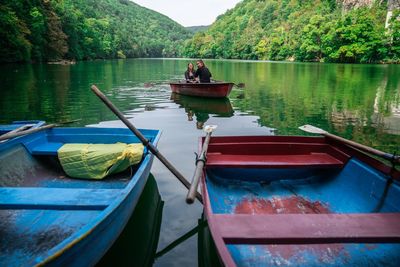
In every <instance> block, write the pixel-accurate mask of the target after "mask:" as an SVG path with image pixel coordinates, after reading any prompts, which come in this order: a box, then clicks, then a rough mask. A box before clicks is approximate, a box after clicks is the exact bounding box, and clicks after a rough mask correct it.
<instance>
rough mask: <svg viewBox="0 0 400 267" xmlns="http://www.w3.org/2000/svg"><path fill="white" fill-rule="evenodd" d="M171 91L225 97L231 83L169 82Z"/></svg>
mask: <svg viewBox="0 0 400 267" xmlns="http://www.w3.org/2000/svg"><path fill="white" fill-rule="evenodd" d="M169 85H170V86H171V90H172V92H173V93H177V94H181V95H190V96H201V97H213V98H217V97H227V96H228V95H229V93H230V92H231V90H232V87H233V83H225V82H212V83H187V82H178V83H170V84H169Z"/></svg>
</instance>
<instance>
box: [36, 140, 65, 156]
mask: <svg viewBox="0 0 400 267" xmlns="http://www.w3.org/2000/svg"><path fill="white" fill-rule="evenodd" d="M63 145H64V143H56V142H48V143H42V144H39V145H36V146H35V147H33V148H32V150H31V153H32V155H51V156H56V155H57V151H58V149H59V148H60V147H62V146H63Z"/></svg>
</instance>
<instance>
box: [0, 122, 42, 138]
mask: <svg viewBox="0 0 400 267" xmlns="http://www.w3.org/2000/svg"><path fill="white" fill-rule="evenodd" d="M44 124H45V122H44V121H39V120H29V121H13V122H12V123H11V124H0V135H2V134H6V133H8V132H10V131H15V130H17V129H20V128H21V127H23V128H24V129H25V130H26V129H34V128H38V127H40V126H42V125H44Z"/></svg>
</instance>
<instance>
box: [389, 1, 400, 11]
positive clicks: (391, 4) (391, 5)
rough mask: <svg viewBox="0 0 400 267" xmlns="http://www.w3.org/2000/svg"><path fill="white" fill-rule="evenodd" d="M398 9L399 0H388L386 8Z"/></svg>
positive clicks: (399, 5)
mask: <svg viewBox="0 0 400 267" xmlns="http://www.w3.org/2000/svg"><path fill="white" fill-rule="evenodd" d="M395 9H400V0H388V10H395Z"/></svg>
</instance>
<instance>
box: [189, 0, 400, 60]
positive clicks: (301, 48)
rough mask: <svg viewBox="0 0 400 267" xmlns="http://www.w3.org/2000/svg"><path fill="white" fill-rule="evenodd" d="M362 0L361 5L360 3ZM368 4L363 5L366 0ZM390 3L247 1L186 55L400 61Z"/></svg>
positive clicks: (198, 39) (194, 41) (398, 27)
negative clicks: (387, 16) (389, 8)
mask: <svg viewBox="0 0 400 267" xmlns="http://www.w3.org/2000/svg"><path fill="white" fill-rule="evenodd" d="M361 2H363V3H361ZM364 2H365V3H364ZM387 10H388V7H387V3H386V1H373V0H367V1H366V0H362V1H361V0H358V1H357V0H337V1H336V0H316V1H311V0H306V1H301V0H244V1H242V2H240V3H239V4H238V5H236V7H235V8H233V9H231V10H229V11H227V12H226V13H225V14H223V15H221V16H220V17H218V19H217V21H216V22H215V23H214V24H213V25H211V27H210V28H209V29H208V30H207V31H205V32H201V33H197V34H195V35H194V37H193V38H192V39H191V40H188V41H186V42H185V47H184V50H183V54H184V55H185V56H187V57H205V58H237V59H267V60H288V59H289V60H297V61H330V62H377V61H398V60H400V38H399V37H400V36H399V32H400V22H399V20H397V19H396V18H397V17H398V16H399V11H398V10H396V11H394V15H393V16H392V18H391V20H390V26H389V28H388V29H385V20H386V13H387Z"/></svg>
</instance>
